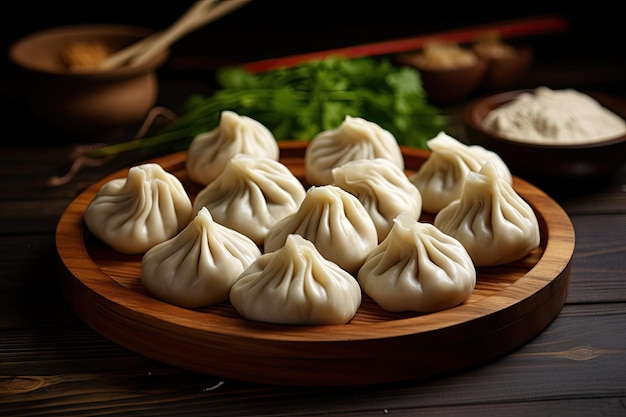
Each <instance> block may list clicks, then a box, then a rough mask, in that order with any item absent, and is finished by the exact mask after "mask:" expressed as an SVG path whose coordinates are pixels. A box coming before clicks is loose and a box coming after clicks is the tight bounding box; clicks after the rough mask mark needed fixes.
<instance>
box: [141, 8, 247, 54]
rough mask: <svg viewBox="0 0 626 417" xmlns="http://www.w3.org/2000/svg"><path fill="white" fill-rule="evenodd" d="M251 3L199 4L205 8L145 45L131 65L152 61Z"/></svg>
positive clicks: (187, 16) (184, 18)
mask: <svg viewBox="0 0 626 417" xmlns="http://www.w3.org/2000/svg"><path fill="white" fill-rule="evenodd" d="M250 1H251V0H228V1H222V2H221V3H218V4H217V5H215V7H208V6H212V4H211V3H213V2H212V1H211V0H209V1H206V0H205V1H200V2H198V3H206V4H201V5H200V6H204V7H199V8H197V9H196V11H195V13H191V14H185V15H184V16H183V18H181V19H180V20H179V21H177V22H176V23H175V24H174V25H172V26H171V27H170V28H169V29H168V30H166V31H164V32H163V33H162V34H161V35H160V36H159V37H158V39H155V40H154V42H150V43H149V44H147V45H145V46H144V47H143V48H142V49H141V51H140V52H138V53H137V54H135V55H134V56H133V57H132V58H130V60H129V61H130V65H141V64H142V63H144V62H147V61H149V60H151V59H152V58H154V57H155V56H156V55H158V54H159V53H161V52H162V51H164V50H165V49H167V47H169V46H170V45H171V44H172V43H174V42H176V41H177V40H178V39H180V38H182V37H183V36H184V35H186V34H188V33H189V32H192V31H194V30H196V29H198V28H200V27H202V26H204V25H206V24H208V23H210V22H212V21H214V20H217V19H219V18H220V17H222V16H224V15H226V14H228V13H230V12H232V11H234V10H235V9H238V8H239V7H241V6H243V5H244V4H246V3H248V2H250Z"/></svg>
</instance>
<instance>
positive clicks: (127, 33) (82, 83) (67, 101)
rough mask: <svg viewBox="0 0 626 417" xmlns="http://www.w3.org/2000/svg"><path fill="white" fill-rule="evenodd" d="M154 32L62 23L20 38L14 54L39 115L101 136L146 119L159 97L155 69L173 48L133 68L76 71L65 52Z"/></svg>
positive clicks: (117, 46) (122, 43) (126, 41)
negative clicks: (80, 44) (86, 44)
mask: <svg viewBox="0 0 626 417" xmlns="http://www.w3.org/2000/svg"><path fill="white" fill-rule="evenodd" d="M151 32H152V31H151V30H150V29H147V28H142V27H136V26H127V25H114V24H85V25H71V26H63V27H57V28H52V29H46V30H42V31H39V32H36V33H33V34H31V35H27V36H25V37H23V38H22V39H20V40H18V41H17V42H15V43H14V44H13V45H12V46H11V47H10V48H9V57H10V59H11V60H12V62H13V63H14V64H15V65H16V66H17V68H19V69H20V70H21V74H23V75H24V77H23V85H24V95H25V99H26V102H27V104H29V105H30V107H31V108H32V110H33V112H34V114H35V115H36V116H39V117H41V118H42V119H43V120H44V121H47V122H49V123H50V124H51V125H52V126H55V127H58V128H60V129H61V130H62V131H65V132H68V133H72V134H76V135H85V134H95V135H99V134H104V132H107V131H109V130H113V129H116V128H120V127H124V126H127V125H129V124H133V123H137V122H139V121H141V120H143V118H144V117H145V116H146V115H147V113H148V112H149V110H150V109H151V108H152V107H153V106H154V104H155V102H156V100H157V97H158V87H159V86H158V77H157V73H156V71H157V69H158V68H159V67H160V66H161V65H163V63H164V62H165V61H166V59H167V57H168V55H169V52H168V51H165V52H163V53H161V54H160V55H158V56H157V57H155V58H154V59H152V60H151V61H149V62H146V63H145V64H141V65H137V66H134V67H130V66H121V67H118V68H116V69H112V70H105V71H99V70H94V71H73V70H71V69H70V68H69V67H68V64H67V60H64V59H63V53H64V51H66V50H67V48H68V45H70V44H72V42H76V41H80V42H93V43H94V44H100V45H107V46H108V48H109V49H110V50H111V51H116V50H119V49H121V48H122V47H124V46H127V45H129V44H131V43H133V42H135V41H137V40H139V39H141V38H143V37H145V36H147V35H148V34H150V33H151Z"/></svg>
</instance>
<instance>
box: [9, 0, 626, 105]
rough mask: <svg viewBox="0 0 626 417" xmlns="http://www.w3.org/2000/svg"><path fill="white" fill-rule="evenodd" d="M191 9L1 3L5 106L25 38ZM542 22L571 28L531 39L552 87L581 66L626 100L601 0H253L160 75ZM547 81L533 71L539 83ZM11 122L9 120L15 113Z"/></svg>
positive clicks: (163, 21) (613, 31)
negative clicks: (12, 56)
mask: <svg viewBox="0 0 626 417" xmlns="http://www.w3.org/2000/svg"><path fill="white" fill-rule="evenodd" d="M192 3H193V1H192V0H184V1H175V2H174V1H170V2H155V1H148V0H128V1H118V0H108V1H83V2H69V1H65V0H57V1H35V2H25V1H17V2H10V3H4V7H3V12H2V14H1V15H0V16H2V17H1V18H2V22H1V24H0V27H1V28H2V29H1V30H2V31H3V34H2V37H1V41H2V43H3V45H2V46H3V49H4V51H5V53H4V54H3V58H2V72H1V74H2V77H1V79H0V88H2V91H3V93H4V94H3V95H2V102H0V104H2V105H4V107H5V108H6V107H7V105H9V106H8V107H12V106H15V105H16V104H17V105H19V99H20V96H19V84H18V83H16V82H15V75H16V72H15V71H16V69H15V68H13V67H12V66H11V65H10V63H9V62H8V59H7V53H6V51H7V50H8V48H9V46H10V45H11V44H12V43H13V42H15V41H16V40H18V39H19V38H21V37H23V36H25V35H28V34H30V33H33V32H35V31H39V30H42V29H46V28H51V27H55V26H63V25H70V24H81V23H120V24H132V25H138V26H145V27H148V28H151V29H154V30H160V29H164V28H166V27H168V26H169V25H171V24H172V23H173V22H174V21H175V20H176V19H177V18H178V17H180V16H181V15H182V14H183V13H184V12H185V11H186V10H187V9H188V8H189V7H190V5H191V4H192ZM545 15H557V16H560V17H563V18H565V19H567V21H568V22H569V28H568V30H566V31H561V32H557V33H549V34H542V35H536V36H531V37H529V39H526V40H527V41H528V42H529V43H530V44H531V46H532V47H533V49H534V65H535V66H536V67H537V68H550V73H551V74H554V73H557V74H559V75H558V77H554V78H553V79H552V80H551V82H552V85H551V87H553V88H559V87H567V86H568V85H569V83H570V81H571V80H574V79H576V80H577V81H578V80H580V79H581V78H583V79H584V76H585V74H584V73H581V71H584V70H579V69H578V68H577V67H578V63H580V62H582V61H583V60H584V62H587V63H589V62H594V63H595V65H596V66H597V67H598V68H599V70H596V71H595V73H596V74H601V76H600V77H594V79H593V80H591V79H590V80H589V83H590V86H589V87H590V88H593V89H599V90H605V91H607V92H609V93H612V94H616V95H622V96H626V54H625V53H624V45H623V41H624V35H623V28H622V26H623V17H622V14H621V13H619V11H618V10H617V8H616V3H613V4H611V3H609V2H608V1H605V0H602V1H595V2H592V3H582V4H579V3H577V4H574V2H567V3H565V2H559V4H551V2H538V3H536V4H535V3H533V2H519V3H515V2H510V1H507V2H506V4H505V3H503V4H502V6H501V7H494V6H493V5H491V6H486V5H484V4H483V3H476V2H452V4H451V3H450V2H441V1H432V2H424V1H420V2H410V1H404V0H385V1H384V2H380V3H377V2H364V1H348V0H343V1H340V0H335V1H329V0H317V1H314V2H313V1H277V0H254V1H252V2H251V3H249V4H247V5H245V6H243V7H242V8H240V9H238V10H236V11H234V12H232V13H231V14H229V15H227V16H225V17H223V18H221V19H220V20H218V21H215V22H213V23H211V24H209V25H208V26H205V27H203V28H200V29H198V30H196V31H194V32H192V33H190V34H188V35H187V36H186V37H185V38H183V39H181V40H179V41H178V42H177V43H176V44H174V45H173V46H172V48H171V51H170V53H171V54H170V61H169V63H168V64H167V65H165V66H164V67H163V68H161V69H160V77H161V80H171V79H173V80H187V81H188V80H193V81H195V82H201V83H202V82H206V83H208V84H210V83H211V82H212V80H213V78H212V70H213V69H215V68H217V67H219V66H221V65H225V64H233V63H235V64H236V63H245V62H251V61H257V60H264V59H269V58H276V57H282V56H287V55H292V54H300V53H305V52H314V51H322V50H327V49H334V48H339V47H347V46H354V45H360V44H364V43H371V42H379V41H386V40H393V39H398V38H403V37H409V36H416V35H420V34H431V33H437V32H442V31H450V30H455V29H462V28H467V27H472V26H476V25H483V24H491V23H497V22H501V21H507V20H514V19H520V18H529V17H533V16H545ZM190 63H191V64H190ZM561 68H562V70H563V71H562V72H560V71H559V69H561ZM604 68H606V69H604ZM554 69H557V71H554ZM541 76H543V74H537V78H536V79H540V77H541ZM542 79H545V78H542ZM534 80H535V78H533V74H532V73H531V74H529V78H528V79H527V80H526V83H527V84H528V86H531V87H533V85H532V84H533V83H534ZM548 81H550V80H548ZM187 92H188V91H187ZM187 92H181V94H186V93H187ZM7 116H9V117H11V115H10V113H9V114H8V115H7Z"/></svg>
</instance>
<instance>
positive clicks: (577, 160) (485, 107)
mask: <svg viewBox="0 0 626 417" xmlns="http://www.w3.org/2000/svg"><path fill="white" fill-rule="evenodd" d="M625 116H626V102H625V101H623V100H621V99H619V98H617V97H612V96H608V95H602V94H599V93H591V92H583V91H578V90H575V89H560V90H553V89H550V88H548V87H545V86H541V87H537V88H535V89H526V90H516V91H508V92H503V93H497V94H491V95H488V96H484V97H480V98H478V99H475V100H474V101H472V102H470V103H469V104H468V105H467V106H466V108H465V110H464V113H463V121H464V124H465V128H466V132H467V139H468V141H469V142H471V143H472V144H477V145H481V146H484V147H485V148H488V149H490V150H492V151H494V152H496V153H498V154H499V155H500V156H501V157H502V159H503V160H504V161H505V162H506V163H507V165H508V166H509V169H510V170H511V172H513V173H514V174H515V175H517V176H520V177H522V178H527V179H529V180H532V181H534V182H538V183H550V184H564V185H565V184H571V183H574V182H576V181H599V180H603V179H605V178H606V177H609V176H612V175H613V174H614V173H615V172H616V171H617V170H619V169H621V168H622V167H623V166H624V163H625V162H626V121H625Z"/></svg>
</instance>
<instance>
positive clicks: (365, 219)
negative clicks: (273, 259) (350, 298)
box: [264, 185, 378, 273]
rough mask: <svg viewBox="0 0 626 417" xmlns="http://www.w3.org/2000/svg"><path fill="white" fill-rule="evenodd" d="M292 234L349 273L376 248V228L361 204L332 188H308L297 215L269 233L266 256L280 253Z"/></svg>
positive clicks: (278, 224) (325, 186)
mask: <svg viewBox="0 0 626 417" xmlns="http://www.w3.org/2000/svg"><path fill="white" fill-rule="evenodd" d="M292 233H295V234H298V235H300V236H302V237H304V238H305V239H308V240H310V241H311V242H313V243H314V244H315V246H316V247H317V250H318V251H319V252H320V253H321V254H322V256H324V257H325V258H326V259H329V260H331V261H333V262H335V263H336V264H337V265H339V266H340V267H342V268H343V269H345V270H346V271H348V272H350V273H356V271H358V269H359V268H360V267H361V265H362V264H363V261H364V260H365V257H366V256H367V254H368V253H369V252H370V251H371V250H372V249H374V248H375V247H376V245H377V244H378V235H377V233H376V225H375V224H374V221H373V220H372V218H371V217H370V215H369V213H368V212H367V210H365V207H363V204H362V203H361V202H360V201H359V199H358V198H356V197H355V196H353V195H352V194H350V193H349V192H347V191H345V190H342V189H341V188H339V187H337V186H334V185H321V186H312V187H311V188H309V189H308V190H307V192H306V195H305V197H304V200H302V203H301V204H300V207H299V208H298V211H296V212H295V213H293V214H290V215H289V216H287V217H285V218H284V219H282V220H280V221H278V222H277V223H276V224H275V225H274V227H272V228H271V229H270V230H269V232H268V233H267V235H266V236H265V247H264V249H265V252H266V253H267V252H272V251H275V250H277V249H280V247H282V246H283V245H284V244H285V241H286V240H287V236H289V235H290V234H292Z"/></svg>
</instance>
